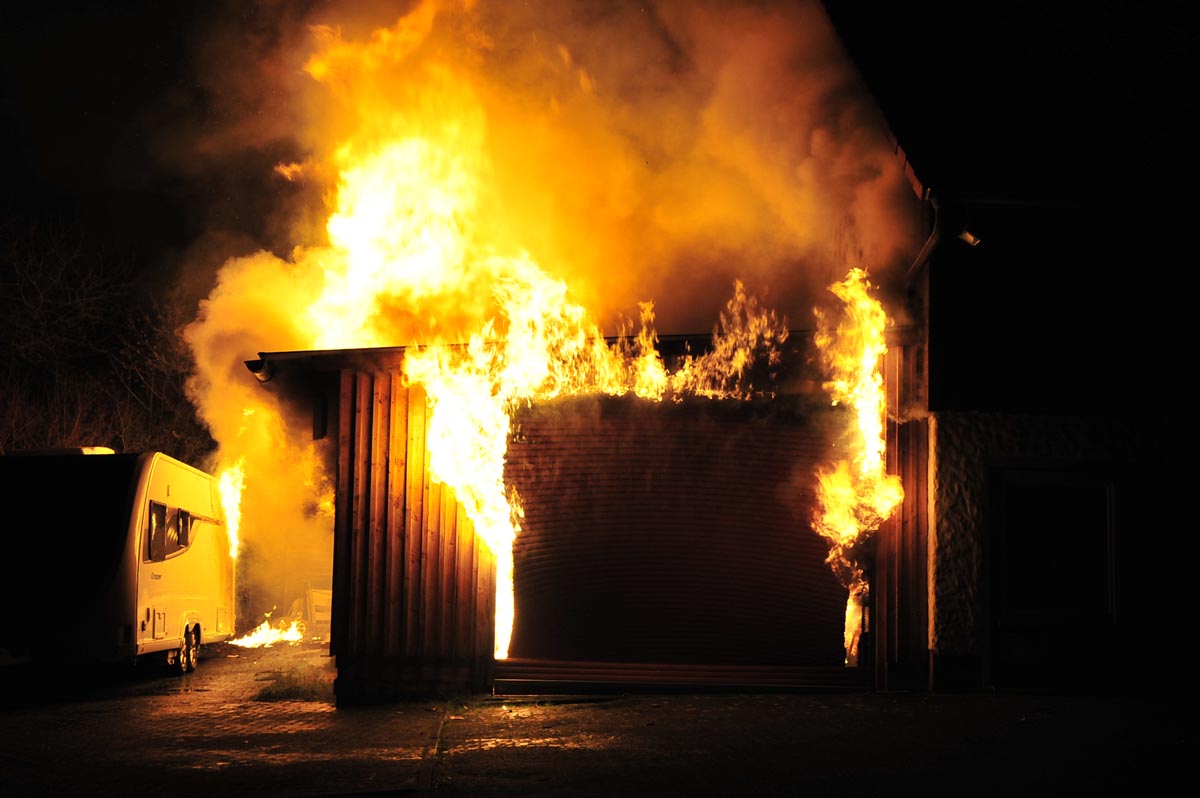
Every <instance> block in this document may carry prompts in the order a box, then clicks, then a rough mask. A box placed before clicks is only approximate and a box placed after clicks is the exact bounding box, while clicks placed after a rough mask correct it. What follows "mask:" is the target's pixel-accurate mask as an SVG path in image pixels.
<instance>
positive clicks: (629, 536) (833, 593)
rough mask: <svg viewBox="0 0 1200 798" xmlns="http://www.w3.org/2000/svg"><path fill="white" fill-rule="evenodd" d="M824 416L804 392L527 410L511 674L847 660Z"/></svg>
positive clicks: (516, 462)
mask: <svg viewBox="0 0 1200 798" xmlns="http://www.w3.org/2000/svg"><path fill="white" fill-rule="evenodd" d="M827 416H828V411H827V410H822V409H818V408H817V406H815V405H814V404H813V403H812V402H811V401H808V400H805V399H804V398H803V397H797V398H787V397H785V398H781V399H775V400H772V401H770V402H758V403H750V402H732V401H724V402H718V401H711V400H700V399H693V400H688V401H685V402H682V403H678V404H677V403H670V402H667V403H653V402H647V401H643V400H638V399H633V398H621V399H615V398H586V399H577V400H568V401H559V402H555V403H551V404H544V405H538V406H536V407H532V408H528V409H526V410H523V411H522V412H521V413H520V414H519V415H518V417H517V419H516V424H515V425H514V435H513V439H512V441H511V443H510V446H509V456H508V464H507V470H506V479H507V481H508V483H509V485H510V487H512V488H515V489H516V490H517V491H518V492H519V494H520V497H521V500H522V504H523V507H524V510H525V517H524V520H523V522H522V531H521V533H520V534H519V536H518V538H517V542H516V546H515V550H514V556H515V583H516V607H517V612H516V625H515V628H514V633H513V640H512V645H511V648H510V657H511V658H512V660H513V663H510V665H509V667H508V669H509V670H510V671H511V670H514V663H518V664H519V663H521V662H523V661H528V660H536V661H543V662H545V661H555V662H568V663H569V662H574V663H601V664H602V663H671V664H676V665H703V666H727V665H732V666H746V667H747V668H753V667H760V666H789V667H791V666H802V667H828V668H842V666H843V664H844V651H843V648H842V646H843V643H842V633H843V622H844V612H845V604H846V591H845V590H844V589H843V588H842V587H841V586H840V585H839V584H838V582H837V580H836V578H835V577H834V575H833V573H832V572H831V570H830V569H829V567H828V566H827V565H826V564H825V557H826V555H827V553H828V548H827V547H826V545H825V542H824V541H823V540H822V539H821V538H820V537H819V536H818V535H817V534H816V533H814V532H813V531H812V530H811V527H810V526H809V520H808V519H809V518H810V517H811V507H812V504H813V491H814V485H815V480H814V477H813V475H814V473H815V470H816V467H817V465H818V464H819V463H820V462H822V460H823V458H825V457H826V456H827V453H828V452H829V440H828V438H829V436H828V435H827V434H826V432H825V430H824V429H823V427H822V425H823V424H825V423H826V421H827V420H828V418H827ZM526 664H527V665H528V664H529V663H526ZM589 667H591V666H590V665H589ZM504 670H505V666H504V663H498V671H497V677H498V678H501V677H503V675H504ZM613 670H614V671H615V670H618V669H615V668H614V669H613ZM677 670H678V669H677ZM681 672H682V671H681ZM747 672H749V671H747ZM735 680H736V679H735Z"/></svg>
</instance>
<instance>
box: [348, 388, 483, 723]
mask: <svg viewBox="0 0 1200 798" xmlns="http://www.w3.org/2000/svg"><path fill="white" fill-rule="evenodd" d="M427 413H428V408H427V405H426V401H425V394H424V391H423V390H422V389H421V388H420V387H412V388H410V387H407V386H405V385H404V384H403V383H402V381H401V377H400V375H399V374H398V373H396V372H394V371H391V372H389V371H383V372H379V373H375V372H365V371H358V370H351V369H345V370H343V371H342V372H341V377H340V385H339V402H338V417H337V421H338V447H337V497H336V519H335V530H334V562H333V588H334V591H333V595H334V603H333V624H332V629H331V653H332V654H333V656H334V657H335V661H336V664H337V679H336V682H335V690H336V695H337V700H338V703H339V704H342V703H364V702H372V701H386V700H394V699H398V698H403V697H406V696H421V695H447V694H452V693H459V692H481V691H486V690H488V689H489V688H490V684H491V679H492V673H493V668H494V661H493V654H492V648H493V639H494V634H495V630H494V619H493V614H494V606H495V598H494V593H495V558H494V557H493V555H492V553H491V552H490V551H489V550H488V548H487V546H486V544H485V543H484V542H483V540H482V539H481V538H478V537H477V536H476V535H475V530H474V526H473V525H472V523H471V521H470V520H469V519H468V518H467V517H466V515H465V514H464V513H463V510H462V507H461V506H460V505H459V503H458V501H457V500H456V499H455V496H454V492H453V491H452V490H451V489H450V488H448V487H445V486H443V485H440V484H438V483H435V482H434V481H433V480H432V479H431V478H430V476H429V472H428V468H427V456H426V447H425V429H426V421H427Z"/></svg>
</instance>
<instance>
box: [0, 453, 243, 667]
mask: <svg viewBox="0 0 1200 798" xmlns="http://www.w3.org/2000/svg"><path fill="white" fill-rule="evenodd" d="M0 522H2V524H3V526H2V527H0V559H2V560H3V563H4V564H3V566H2V569H3V574H2V576H3V579H2V585H0V598H2V601H3V603H2V604H0V662H6V663H12V662H22V661H24V662H33V663H37V662H47V663H73V664H87V663H90V662H116V661H128V662H136V661H138V659H139V658H142V657H145V656H147V655H156V656H160V657H162V658H163V660H164V661H165V662H166V663H167V664H168V665H169V666H171V667H172V668H173V669H175V670H176V671H177V672H179V673H181V674H182V673H187V672H189V671H192V670H194V669H195V667H196V664H197V662H198V658H199V652H200V646H201V645H202V644H206V643H213V642H217V641H221V640H227V639H229V638H231V637H233V635H234V628H235V627H234V623H235V618H234V609H235V586H234V560H233V555H232V553H231V551H230V541H229V534H228V528H227V527H226V524H225V513H224V510H223V508H222V504H221V497H220V491H219V489H218V484H217V480H216V479H215V478H214V477H213V476H212V475H211V474H207V473H205V472H203V471H200V470H199V469H196V468H193V467H192V466H190V465H187V464H186V463H182V462H180V461H179V460H176V459H174V458H171V457H168V456H167V455H165V454H163V453H161V452H143V453H129V454H117V453H114V452H112V451H111V450H107V449H103V448H81V449H75V450H69V451H51V452H39V453H29V454H8V455H4V456H2V457H0Z"/></svg>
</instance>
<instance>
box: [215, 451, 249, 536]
mask: <svg viewBox="0 0 1200 798" xmlns="http://www.w3.org/2000/svg"><path fill="white" fill-rule="evenodd" d="M245 472H246V462H245V460H238V461H237V462H236V463H234V464H233V465H232V466H229V467H227V468H225V469H222V471H221V474H220V476H219V477H218V478H217V486H218V489H219V491H220V494H221V507H222V508H223V509H224V510H225V528H226V530H228V533H229V556H230V557H233V558H234V559H237V555H238V540H239V536H240V534H241V525H242V488H243V485H244V481H245V475H246V474H245Z"/></svg>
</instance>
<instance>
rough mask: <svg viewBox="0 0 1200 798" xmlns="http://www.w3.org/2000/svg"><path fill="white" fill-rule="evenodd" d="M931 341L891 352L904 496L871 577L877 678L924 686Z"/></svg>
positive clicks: (893, 684)
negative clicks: (926, 396) (927, 375)
mask: <svg viewBox="0 0 1200 798" xmlns="http://www.w3.org/2000/svg"><path fill="white" fill-rule="evenodd" d="M924 357H925V347H924V346H921V345H920V344H917V343H913V342H911V341H908V342H902V343H901V344H899V345H892V346H890V347H889V349H888V352H887V354H886V355H885V357H884V365H883V368H884V385H885V390H886V393H887V403H888V421H887V424H886V433H885V434H886V444H887V472H888V473H889V474H897V475H899V476H900V479H901V482H902V484H903V485H904V501H903V503H902V504H901V506H900V508H899V509H898V510H897V512H896V513H894V514H893V515H892V517H891V518H889V519H888V520H887V521H886V522H884V524H883V525H882V526H881V527H880V529H879V532H878V537H877V545H876V549H875V562H874V568H873V574H872V578H871V602H872V617H871V631H870V634H871V636H872V638H873V646H874V650H873V654H872V655H873V656H874V657H875V683H876V687H877V688H878V689H881V690H914V689H915V690H920V689H925V687H926V686H927V683H928V672H929V645H928V637H929V635H928V618H929V615H928V604H929V602H928V560H927V558H928V546H927V535H928V529H929V517H928V513H929V505H928V498H929V490H928V473H927V466H928V451H929V421H928V419H927V418H926V415H925V414H924V412H922V408H923V406H924V390H925V389H924V380H925V363H924Z"/></svg>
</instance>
